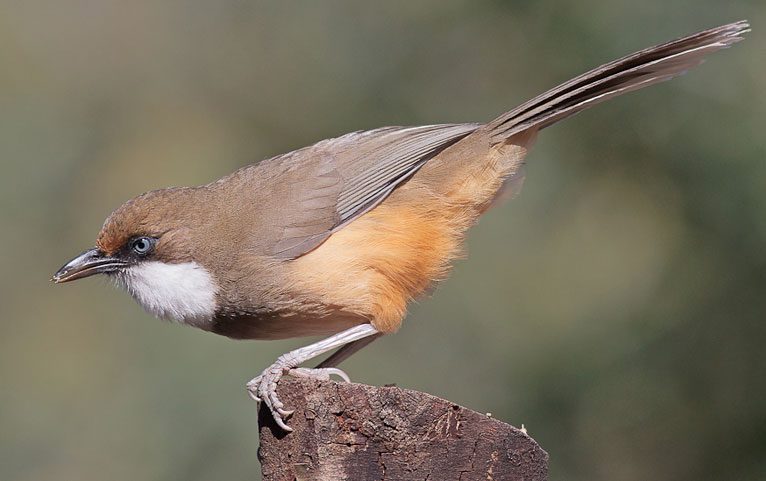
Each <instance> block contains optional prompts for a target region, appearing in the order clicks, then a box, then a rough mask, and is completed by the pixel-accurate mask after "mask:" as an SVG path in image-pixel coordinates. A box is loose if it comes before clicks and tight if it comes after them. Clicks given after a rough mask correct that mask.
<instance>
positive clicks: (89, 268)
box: [51, 247, 128, 284]
mask: <svg viewBox="0 0 766 481" xmlns="http://www.w3.org/2000/svg"><path fill="white" fill-rule="evenodd" d="M127 265H128V264H127V262H125V261H123V260H120V259H117V258H115V257H112V256H109V255H107V254H105V253H104V252H102V251H100V250H99V249H97V248H95V247H94V248H93V249H88V250H87V251H85V252H83V253H82V254H80V255H79V256H77V257H75V258H74V259H72V260H71V261H69V262H67V263H66V264H65V265H64V266H63V267H62V268H61V269H59V270H58V272H56V273H55V274H53V277H52V278H51V280H52V281H53V282H55V283H56V284H59V283H61V282H69V281H74V280H77V279H82V278H83V277H88V276H92V275H94V274H103V273H107V272H114V271H116V270H118V269H120V268H122V267H125V266H127Z"/></svg>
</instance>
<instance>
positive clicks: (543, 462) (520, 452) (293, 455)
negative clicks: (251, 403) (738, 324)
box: [258, 378, 548, 481]
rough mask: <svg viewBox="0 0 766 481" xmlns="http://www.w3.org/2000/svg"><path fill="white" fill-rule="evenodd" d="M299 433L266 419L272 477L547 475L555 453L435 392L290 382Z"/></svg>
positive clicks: (335, 480)
mask: <svg viewBox="0 0 766 481" xmlns="http://www.w3.org/2000/svg"><path fill="white" fill-rule="evenodd" d="M278 392H279V397H280V399H281V400H282V401H283V402H284V403H285V406H286V408H289V409H295V414H293V416H292V417H291V418H290V419H289V425H290V426H291V427H292V428H293V430H294V431H293V432H292V433H289V434H288V433H285V432H283V431H282V430H281V429H280V428H279V427H278V426H277V425H276V424H274V421H273V419H272V418H271V415H270V413H269V412H268V410H267V409H265V407H264V406H262V407H261V410H260V412H259V416H258V424H259V432H260V439H261V444H260V448H259V449H258V458H259V460H260V462H261V470H262V473H263V480H264V481H314V480H319V481H340V480H348V481H366V480H371V481H372V480H374V481H383V480H385V481H417V480H430V481H451V480H456V481H457V480H460V481H473V480H476V481H478V480H482V481H487V480H498V481H499V480H502V481H514V480H524V481H545V480H547V479H548V454H547V453H546V452H545V451H543V449H542V448H540V446H538V444H537V443H536V442H535V441H534V440H533V439H532V438H531V437H529V436H527V434H526V433H525V432H523V431H521V430H519V429H516V428H514V427H513V426H511V425H509V424H506V423H503V422H501V421H498V420H496V419H493V418H491V417H489V416H487V415H485V414H481V413H477V412H475V411H471V410H469V409H466V408H464V407H461V406H458V405H456V404H454V403H451V402H449V401H446V400H444V399H439V398H437V397H435V396H431V395H430V394H426V393H422V392H417V391H410V390H407V389H400V388H397V387H373V386H367V385H363V384H347V383H336V382H333V381H323V382H319V381H315V380H312V379H292V378H285V379H282V380H281V381H280V383H279V387H278Z"/></svg>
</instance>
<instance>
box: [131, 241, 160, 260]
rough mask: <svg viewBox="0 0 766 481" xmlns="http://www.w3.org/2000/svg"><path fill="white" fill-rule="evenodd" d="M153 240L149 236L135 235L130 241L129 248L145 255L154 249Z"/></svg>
mask: <svg viewBox="0 0 766 481" xmlns="http://www.w3.org/2000/svg"><path fill="white" fill-rule="evenodd" d="M154 242H155V241H154V239H153V238H151V237H136V238H135V239H133V240H132V241H130V249H131V250H132V251H133V252H135V253H136V254H138V255H140V256H145V255H147V254H148V253H150V252H151V251H152V250H153V249H154Z"/></svg>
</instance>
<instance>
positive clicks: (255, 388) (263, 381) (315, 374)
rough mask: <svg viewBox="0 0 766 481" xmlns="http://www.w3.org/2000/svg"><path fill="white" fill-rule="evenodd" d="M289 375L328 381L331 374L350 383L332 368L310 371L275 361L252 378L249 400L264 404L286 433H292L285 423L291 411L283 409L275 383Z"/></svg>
mask: <svg viewBox="0 0 766 481" xmlns="http://www.w3.org/2000/svg"><path fill="white" fill-rule="evenodd" d="M285 374H289V375H291V376H294V377H304V378H306V377H307V378H311V379H318V380H320V381H328V380H329V379H330V376H331V375H332V374H335V375H336V376H339V377H341V378H342V379H343V380H344V381H346V382H351V379H349V377H348V375H347V374H346V373H345V372H343V371H342V370H340V369H338V368H334V367H328V368H321V369H320V368H316V369H310V368H305V367H295V368H293V367H290V365H289V364H288V363H285V362H283V361H282V360H277V362H275V363H274V364H272V365H271V366H269V367H268V368H267V369H266V370H265V371H263V373H261V375H260V376H257V377H255V378H253V379H252V380H251V381H250V382H248V383H247V392H248V394H249V395H250V397H251V398H253V399H254V400H255V401H257V402H264V403H266V406H267V407H268V408H269V411H270V412H271V415H272V416H273V417H274V421H275V422H276V423H277V425H278V426H279V427H280V428H282V429H284V430H285V431H287V432H292V428H291V427H290V426H288V425H287V424H286V423H285V420H287V418H289V417H290V416H292V414H293V412H294V411H292V410H287V409H284V407H285V405H284V404H283V403H282V401H280V400H279V397H278V396H277V383H278V382H279V380H280V379H281V378H282V376H283V375H285Z"/></svg>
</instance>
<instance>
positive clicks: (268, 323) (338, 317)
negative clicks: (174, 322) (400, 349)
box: [210, 312, 369, 339]
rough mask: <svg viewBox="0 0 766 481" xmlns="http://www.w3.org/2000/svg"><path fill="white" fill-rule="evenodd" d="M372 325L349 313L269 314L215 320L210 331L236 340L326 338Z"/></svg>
mask: <svg viewBox="0 0 766 481" xmlns="http://www.w3.org/2000/svg"><path fill="white" fill-rule="evenodd" d="M366 322H369V321H368V320H367V319H365V318H364V317H361V316H359V315H355V314H352V313H348V312H335V313H333V314H331V315H325V316H316V315H309V314H302V313H291V314H285V313H279V314H278V313H267V314H255V315H236V316H231V315H227V316H216V317H215V318H213V322H212V325H211V328H210V331H212V332H214V333H216V334H220V335H222V336H226V337H230V338H233V339H288V338H291V337H306V336H326V335H330V334H335V333H336V332H340V331H342V330H344V329H348V328H350V327H353V326H356V325H359V324H364V323H366Z"/></svg>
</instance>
